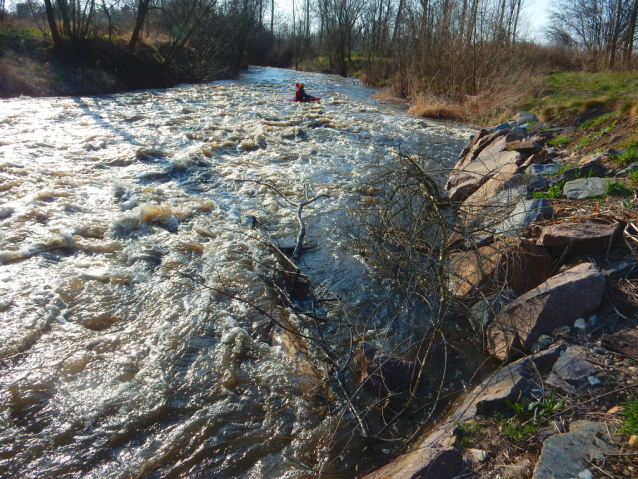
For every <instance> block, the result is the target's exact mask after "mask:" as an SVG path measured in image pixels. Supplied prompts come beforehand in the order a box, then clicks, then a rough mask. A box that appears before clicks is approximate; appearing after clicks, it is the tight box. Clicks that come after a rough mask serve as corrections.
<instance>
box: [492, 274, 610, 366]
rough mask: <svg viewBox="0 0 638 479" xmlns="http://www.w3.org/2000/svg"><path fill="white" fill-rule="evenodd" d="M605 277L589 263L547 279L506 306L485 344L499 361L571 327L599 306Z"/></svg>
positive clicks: (497, 318) (520, 352)
mask: <svg viewBox="0 0 638 479" xmlns="http://www.w3.org/2000/svg"><path fill="white" fill-rule="evenodd" d="M604 287H605V276H604V275H603V274H602V272H601V271H600V270H599V269H598V268H596V266H594V265H593V264H591V263H582V264H579V265H578V266H575V267H574V268H571V269H569V270H567V271H564V272H562V273H560V274H557V275H556V276H553V277H551V278H549V279H548V280H547V281H545V282H544V283H542V284H540V285H539V286H538V287H536V288H534V289H532V290H531V291H528V292H527V293H525V294H523V295H522V296H520V297H519V298H518V299H516V300H514V301H512V302H511V303H510V304H509V305H507V306H506V307H505V308H504V309H503V310H502V311H501V312H500V313H499V314H498V315H497V316H496V317H495V318H494V321H493V322H492V324H491V325H490V326H489V327H488V329H487V345H488V350H489V351H490V353H491V354H493V355H494V356H496V357H497V358H499V359H506V358H508V357H516V356H518V355H521V354H523V353H524V352H526V351H529V350H530V348H531V346H532V344H534V343H535V342H536V341H538V338H539V337H540V336H541V335H542V334H549V333H551V331H552V330H554V329H555V328H558V327H560V326H567V325H571V324H574V321H576V319H578V318H580V317H582V316H585V315H586V314H588V313H591V312H592V311H594V310H595V309H596V308H598V306H599V305H600V301H601V299H602V294H603V290H604Z"/></svg>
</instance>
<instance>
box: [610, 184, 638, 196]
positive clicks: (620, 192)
mask: <svg viewBox="0 0 638 479" xmlns="http://www.w3.org/2000/svg"><path fill="white" fill-rule="evenodd" d="M633 193H634V192H633V190H632V189H631V188H629V187H628V186H627V185H626V184H625V183H623V182H622V181H614V182H610V183H608V184H607V189H606V191H605V194H606V195H615V196H620V197H621V198H626V197H627V196H631V195H632V194H633Z"/></svg>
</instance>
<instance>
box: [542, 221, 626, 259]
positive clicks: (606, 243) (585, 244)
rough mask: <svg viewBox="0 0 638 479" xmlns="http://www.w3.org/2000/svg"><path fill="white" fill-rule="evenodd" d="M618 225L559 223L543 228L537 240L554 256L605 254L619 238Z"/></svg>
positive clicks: (591, 222) (590, 222)
mask: <svg viewBox="0 0 638 479" xmlns="http://www.w3.org/2000/svg"><path fill="white" fill-rule="evenodd" d="M621 231H622V225H620V224H619V223H616V224H608V223H596V222H594V221H584V222H582V223H559V224H555V225H550V226H547V227H545V228H543V231H542V233H541V236H540V238H539V240H538V242H539V244H541V245H543V246H544V247H545V248H547V250H548V251H549V252H551V253H552V254H556V255H561V256H562V255H563V253H565V252H566V251H567V253H568V255H578V254H605V253H606V252H607V251H608V250H609V248H610V247H611V246H612V245H613V244H614V242H615V241H616V240H617V239H618V237H619V236H620V233H621Z"/></svg>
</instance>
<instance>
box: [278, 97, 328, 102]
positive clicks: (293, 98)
mask: <svg viewBox="0 0 638 479" xmlns="http://www.w3.org/2000/svg"><path fill="white" fill-rule="evenodd" d="M283 101H298V102H300V103H307V102H310V101H316V102H317V103H319V102H320V101H321V97H320V96H311V97H309V98H306V99H304V100H297V99H296V98H295V97H294V96H293V97H290V98H284V100H283Z"/></svg>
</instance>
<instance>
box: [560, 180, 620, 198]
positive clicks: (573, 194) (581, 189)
mask: <svg viewBox="0 0 638 479" xmlns="http://www.w3.org/2000/svg"><path fill="white" fill-rule="evenodd" d="M610 182H611V180H610V179H609V178H581V179H578V180H574V181H569V182H567V183H565V186H564V188H563V192H564V193H565V196H566V197H567V198H568V199H570V200H584V199H586V198H594V197H596V196H604V195H605V194H606V193H607V185H608V184H609V183H610Z"/></svg>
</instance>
